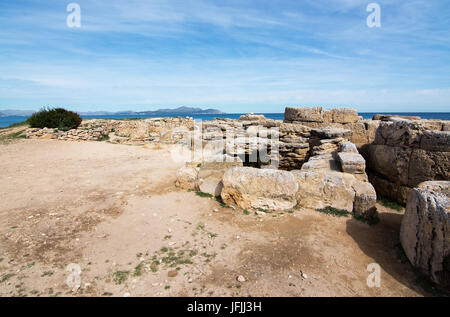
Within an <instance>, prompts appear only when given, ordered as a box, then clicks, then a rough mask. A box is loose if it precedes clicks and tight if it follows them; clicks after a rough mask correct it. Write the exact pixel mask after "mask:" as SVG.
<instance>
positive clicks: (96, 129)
mask: <svg viewBox="0 0 450 317" xmlns="http://www.w3.org/2000/svg"><path fill="white" fill-rule="evenodd" d="M183 127H184V128H186V129H187V130H192V129H193V127H194V120H193V119H192V118H179V117H175V118H152V119H142V120H107V119H88V120H83V121H82V123H81V125H80V126H79V127H78V128H77V129H72V130H69V131H60V130H58V129H49V128H44V129H35V128H30V129H27V130H26V135H27V137H28V138H31V139H57V140H64V141H100V140H109V141H110V142H112V143H123V144H136V143H151V142H163V143H175V142H177V141H178V140H179V139H180V138H181V137H182V133H181V132H179V131H178V130H179V129H180V128H183Z"/></svg>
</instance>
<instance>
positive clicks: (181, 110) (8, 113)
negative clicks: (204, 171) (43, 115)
mask: <svg viewBox="0 0 450 317" xmlns="http://www.w3.org/2000/svg"><path fill="white" fill-rule="evenodd" d="M33 112H35V111H33V110H2V111H1V112H0V117H12V116H18V117H22V116H23V117H28V116H30V115H31V114H33ZM77 112H78V113H79V114H80V115H81V116H114V115H121V116H123V115H126V116H128V115H138V116H157V115H168V114H177V115H205V114H224V112H222V111H220V110H217V109H201V108H191V107H178V108H175V109H158V110H148V111H132V110H128V111H117V112H110V111H88V112H81V111H77Z"/></svg>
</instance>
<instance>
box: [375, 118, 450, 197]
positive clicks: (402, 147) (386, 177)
mask: <svg viewBox="0 0 450 317" xmlns="http://www.w3.org/2000/svg"><path fill="white" fill-rule="evenodd" d="M445 127H447V122H445V121H439V120H415V121H413V120H407V119H398V118H396V119H393V121H387V122H382V123H381V124H380V126H379V128H378V129H377V132H376V137H375V140H374V142H373V143H372V144H371V145H369V147H368V154H367V161H368V167H369V177H370V181H371V182H372V184H373V185H374V186H375V188H376V190H377V193H378V194H380V195H382V196H385V197H388V198H390V199H393V200H396V201H398V202H399V203H402V204H406V201H407V199H408V196H409V192H410V191H411V189H412V188H414V187H416V186H417V185H419V184H420V183H422V182H424V181H431V180H450V131H444V130H443V129H444V128H445ZM430 128H433V129H434V130H430Z"/></svg>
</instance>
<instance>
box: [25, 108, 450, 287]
mask: <svg viewBox="0 0 450 317" xmlns="http://www.w3.org/2000/svg"><path fill="white" fill-rule="evenodd" d="M230 135H231V138H230V137H229V136H230ZM27 136H28V137H30V138H48V139H59V140H70V141H85V140H86V141H94V140H105V139H109V142H112V143H123V144H146V143H167V144H176V145H181V146H183V147H186V148H189V149H190V148H193V147H194V145H195V144H197V145H199V148H200V155H193V156H192V158H191V159H190V160H189V162H188V163H186V165H185V166H184V167H182V168H181V169H180V170H179V171H178V173H177V181H176V185H177V186H178V187H180V188H185V189H192V190H197V191H202V192H205V193H209V194H211V195H213V196H220V197H221V199H222V200H223V202H224V203H226V204H229V205H231V206H236V207H239V208H242V209H255V210H258V209H266V210H290V209H294V208H313V209H318V208H325V207H334V208H338V209H345V210H347V211H350V212H352V213H353V214H354V215H356V216H358V217H360V218H363V219H373V218H376V217H377V211H376V206H375V204H376V199H377V194H378V195H381V196H384V197H386V198H390V199H392V200H395V201H397V202H399V203H401V204H406V211H405V215H404V217H403V221H402V226H401V235H400V238H401V243H402V246H403V248H404V250H405V253H406V255H407V257H408V259H409V260H410V262H411V263H412V265H413V266H414V267H416V268H417V269H419V270H420V271H422V272H423V273H424V274H427V275H428V276H429V277H430V278H431V280H432V281H434V282H435V283H438V284H439V285H442V286H444V287H447V288H450V282H449V280H450V278H449V276H450V221H449V219H450V198H449V197H450V190H449V188H450V121H445V120H423V119H421V118H419V117H407V116H406V117H405V116H390V115H375V116H374V117H373V118H372V119H365V120H364V119H363V118H362V117H360V116H359V115H358V113H357V111H356V110H354V109H330V110H323V109H322V108H321V107H314V108H293V107H287V108H286V111H285V118H284V121H281V120H272V119H268V118H265V117H264V116H263V115H254V114H248V115H244V116H242V117H241V118H240V119H239V120H232V119H215V120H211V121H204V122H201V123H199V122H196V121H194V120H193V119H192V118H153V119H145V120H135V121H134V120H133V121H126V120H101V119H97V120H85V121H83V123H82V125H81V126H80V127H79V128H78V129H75V130H70V131H58V130H54V129H28V130H27Z"/></svg>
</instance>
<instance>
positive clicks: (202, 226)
mask: <svg viewBox="0 0 450 317" xmlns="http://www.w3.org/2000/svg"><path fill="white" fill-rule="evenodd" d="M197 230H205V224H203V223H199V224H198V225H197Z"/></svg>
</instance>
